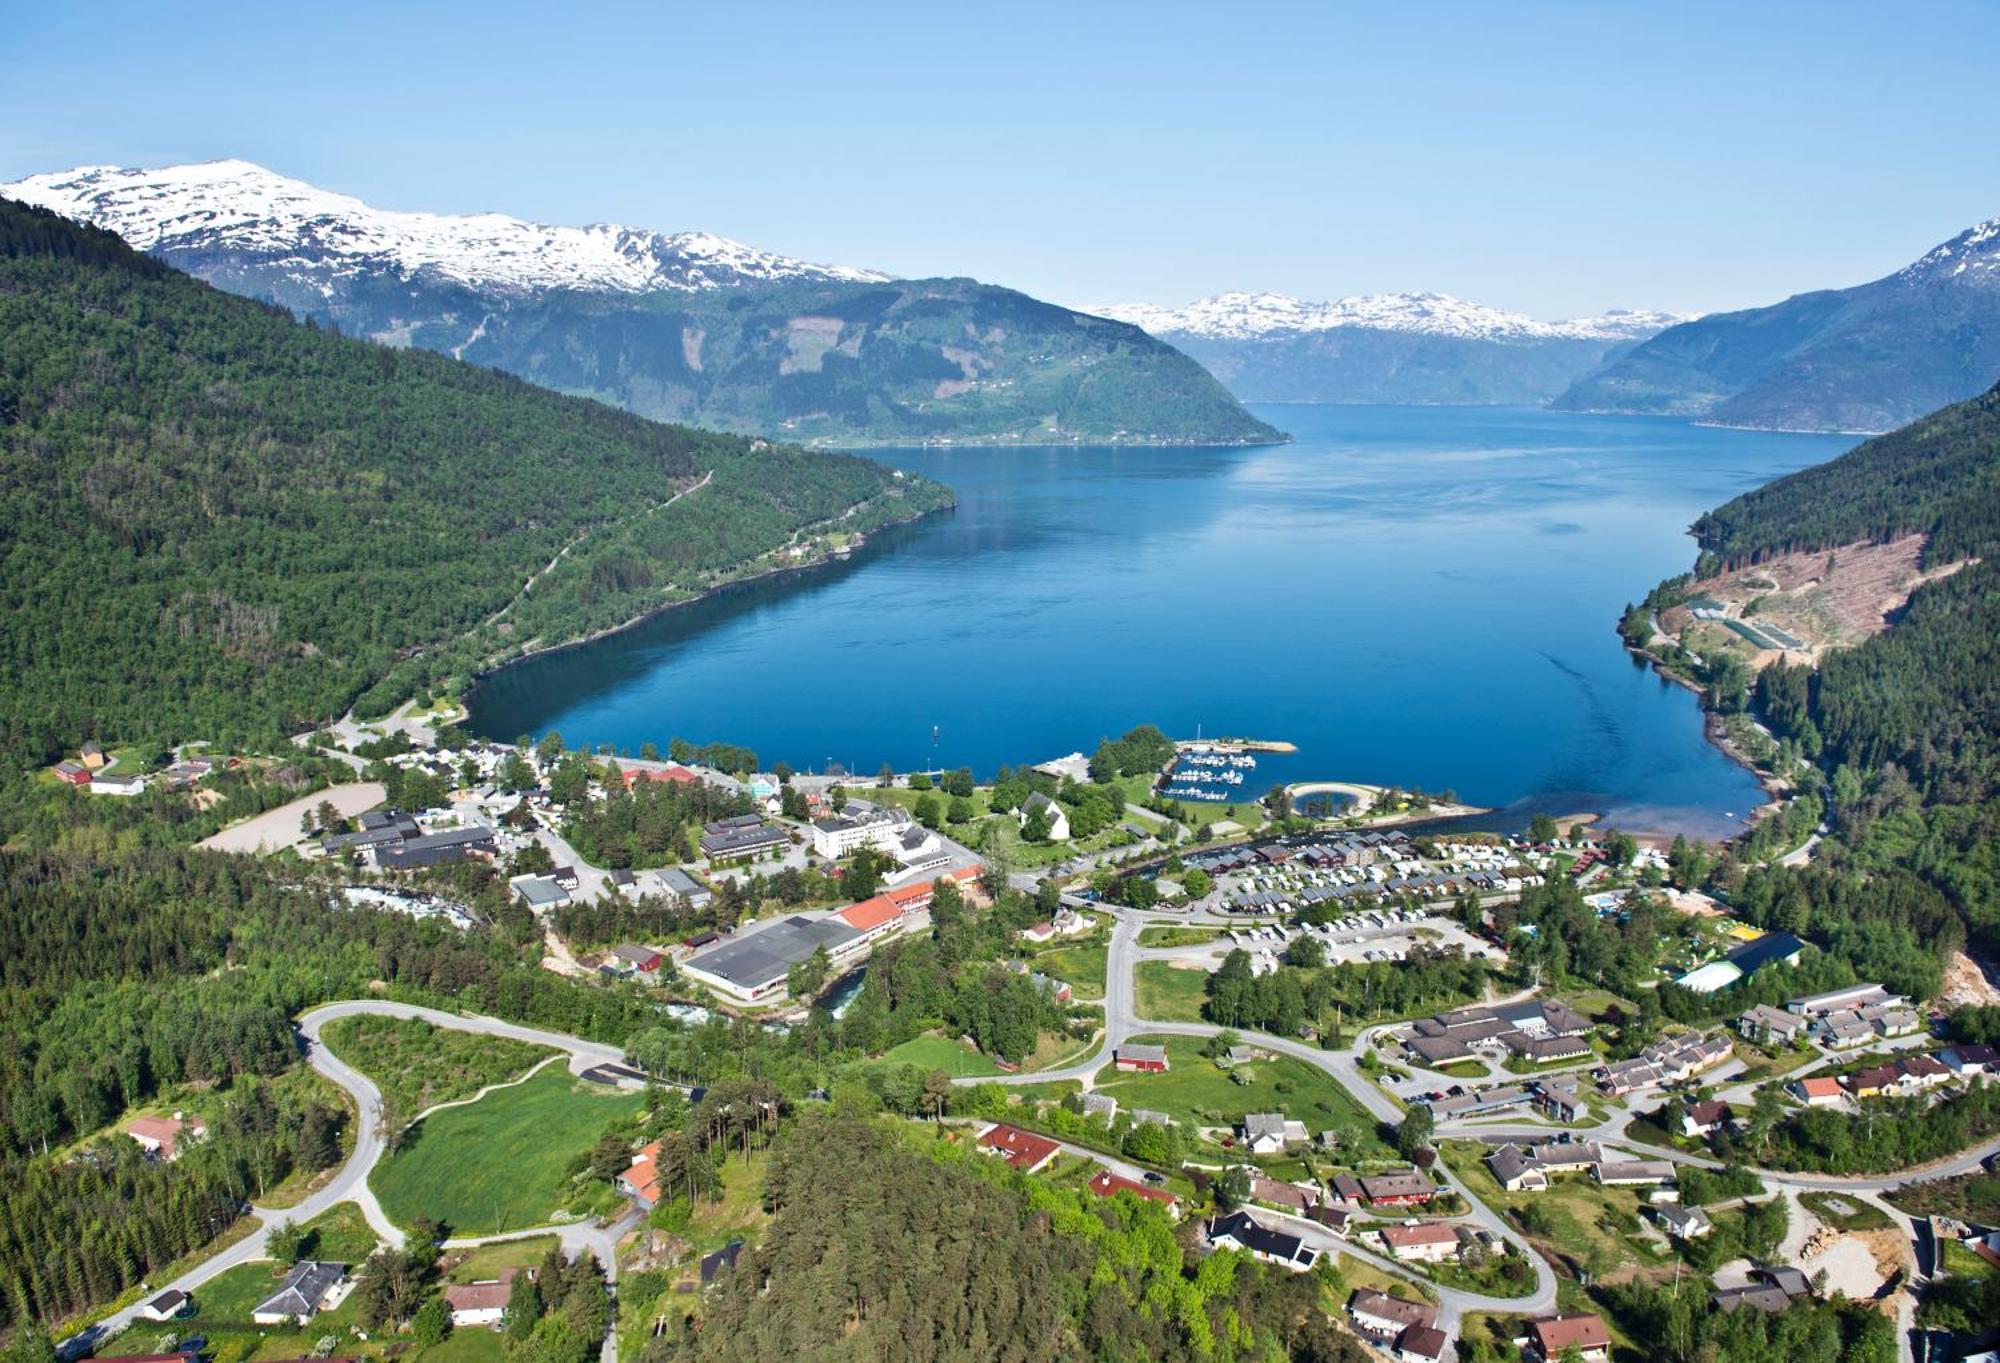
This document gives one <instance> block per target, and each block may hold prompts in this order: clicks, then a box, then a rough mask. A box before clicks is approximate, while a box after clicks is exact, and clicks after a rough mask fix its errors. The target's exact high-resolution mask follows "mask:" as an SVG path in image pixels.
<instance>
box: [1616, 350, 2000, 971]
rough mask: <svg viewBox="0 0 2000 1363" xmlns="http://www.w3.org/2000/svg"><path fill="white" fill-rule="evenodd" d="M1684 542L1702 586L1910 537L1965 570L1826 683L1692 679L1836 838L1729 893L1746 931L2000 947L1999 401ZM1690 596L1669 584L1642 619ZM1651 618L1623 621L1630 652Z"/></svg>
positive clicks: (1822, 672)
mask: <svg viewBox="0 0 2000 1363" xmlns="http://www.w3.org/2000/svg"><path fill="white" fill-rule="evenodd" d="M1694 530H1695V534H1696V536H1697V538H1698V540H1699V542H1700V544H1701V549H1702V555H1701V562H1700V565H1699V568H1698V572H1699V573H1708V572H1713V571H1718V570H1721V569H1724V568H1730V567H1735V566H1740V565H1743V564H1749V563H1755V562H1757V561H1759V560H1761V559H1763V558H1765V557H1768V556H1770V555H1773V554H1778V553H1784V552H1789V551H1819V550H1826V551H1830V552H1835V553H1837V552H1838V550H1839V548H1840V546H1842V545H1845V544H1853V543H1857V542H1863V541H1873V540H1883V539H1888V538H1893V537H1896V536H1899V535H1904V534H1910V533H1921V534H1923V535H1925V536H1926V540H1925V546H1924V564H1925V566H1926V567H1928V568H1939V567H1944V566H1947V565H1952V564H1959V563H1967V564H1968V566H1965V567H1963V568H1961V569H1960V570H1959V571H1957V572H1955V573H1953V574H1951V575H1950V576H1948V577H1944V578H1942V579H1940V580H1937V581H1933V582H1930V583H1927V584H1926V585H1924V586H1921V587H1919V588H1917V590H1916V591H1915V592H1914V593H1912V594H1911V596H1910V599H1909V602H1908V604H1907V605H1906V606H1905V607H1904V608H1903V609H1902V610H1901V611H1900V612H1899V613H1898V615H1897V616H1896V618H1895V619H1894V621H1893V622H1892V624H1891V627H1890V628H1889V629H1888V631H1887V632H1886V633H1883V634H1879V635H1876V636H1875V637H1873V638H1871V639H1868V640H1867V641H1866V642H1864V643H1861V644H1859V645H1857V646H1855V647H1853V648H1846V649H1840V650H1837V651H1835V652H1832V653H1830V654H1828V655H1827V656H1825V657H1824V658H1822V659H1821V661H1820V664H1819V666H1818V668H1817V669H1813V668H1810V667H1806V666H1803V665H1790V666H1788V665H1784V664H1778V665H1775V666H1772V667H1768V668H1766V669H1765V670H1764V671H1763V672H1762V673H1760V674H1759V675H1758V676H1757V677H1756V678H1755V679H1754V681H1753V680H1752V679H1751V678H1750V677H1749V676H1747V675H1744V674H1741V673H1740V672H1739V673H1736V674H1731V675H1728V676H1714V675H1707V676H1704V677H1703V678H1702V679H1703V680H1704V681H1705V682H1707V683H1708V686H1709V689H1708V692H1707V699H1708V701H1709V703H1710V704H1711V705H1713V706H1716V707H1717V708H1720V709H1723V710H1730V709H1738V710H1740V709H1741V708H1743V706H1744V705H1745V704H1746V703H1747V704H1748V705H1749V706H1750V707H1751V708H1752V709H1753V710H1754V712H1755V714H1756V715H1757V717H1758V718H1760V719H1761V720H1762V721H1763V722H1764V723H1765V724H1766V725H1767V726H1768V727H1769V729H1770V730H1771V732H1772V733H1773V734H1774V735H1775V736H1776V738H1777V740H1778V742H1779V743H1780V744H1782V745H1784V747H1785V749H1786V750H1787V751H1790V752H1795V753H1797V754H1799V755H1800V756H1801V757H1803V758H1805V759H1808V760H1810V761H1811V762H1812V763H1813V764H1815V765H1816V767H1817V768H1818V771H1819V773H1820V779H1821V780H1822V781H1823V783H1824V788H1823V791H1820V792H1814V791H1810V790H1808V791H1807V792H1805V796H1804V800H1805V802H1807V803H1811V802H1815V801H1821V802H1823V803H1824V804H1825V805H1826V807H1827V811H1828V822H1829V824H1830V826H1831V828H1832V831H1833V833H1834V836H1833V837H1832V838H1830V839H1828V840H1827V841H1826V842H1825V843H1823V844H1822V845H1821V849H1820V851H1819V853H1818V855H1817V856H1816V857H1815V861H1814V865H1813V867H1811V868H1810V869H1806V870H1800V871H1772V872H1765V873H1760V874H1758V875H1757V876H1755V877H1753V878H1752V880H1751V882H1750V883H1749V884H1748V885H1745V886H1741V887H1740V888H1742V889H1743V890H1745V891H1746V898H1745V901H1744V907H1745V908H1746V909H1747V911H1748V912H1747V914H1746V916H1748V917H1749V918H1750V919H1751V921H1753V922H1761V923H1766V924H1768V925H1770V926H1787V925H1789V924H1791V923H1794V922H1797V923H1800V924H1803V925H1805V927H1806V929H1807V930H1809V931H1811V932H1813V933H1814V934H1816V935H1818V936H1819V940H1820V941H1821V942H1822V943H1823V944H1824V943H1826V942H1828V941H1829V940H1830V938H1831V937H1832V935H1833V934H1835V933H1838V932H1840V931H1842V929H1843V928H1844V929H1846V930H1847V932H1848V934H1849V943H1850V945H1851V946H1852V947H1854V948H1855V951H1856V954H1857V955H1858V954H1859V953H1861V952H1862V951H1863V945H1862V943H1861V942H1860V941H1859V940H1857V939H1858V936H1859V935H1860V934H1861V933H1862V932H1863V931H1864V930H1873V931H1880V930H1882V929H1887V931H1888V932H1889V933H1890V934H1892V936H1891V937H1890V938H1888V939H1887V940H1885V941H1884V943H1883V944H1884V945H1885V946H1889V947H1890V948H1891V950H1892V952H1894V953H1895V954H1901V947H1900V946H1899V945H1896V944H1897V943H1899V942H1900V943H1913V942H1921V943H1923V944H1924V945H1925V947H1927V948H1928V949H1929V951H1930V952H1931V953H1932V954H1933V955H1934V956H1935V957H1936V958H1938V959H1939V960H1941V959H1942V957H1943V955H1944V953H1946V952H1948V951H1950V950H1952V949H1955V948H1957V947H1960V946H1963V945H1965V944H1966V943H1967V942H1968V941H1971V942H1973V943H1975V944H1977V945H1982V946H1983V947H1984V948H1985V949H1986V950H1987V951H1989V952H1990V951H1994V950H2000V733H1996V726H2000V563H1997V562H1996V559H1995V553H1996V550H2000V388H1995V389H1994V390H1992V391H1990V392H1987V393H1985V394H1983V395H1981V396H1979V397H1976V398H1972V399H1970V400H1968V401H1966V402H1961V403H1958V404H1956V405H1954V406H1951V407H1947V408H1945V409H1944V410H1942V411H1940V412H1937V413H1935V414H1933V415H1931V416H1928V417H1925V418H1924V419H1923V420H1921V421H1917V422H1915V423H1913V424H1911V425H1910V426H1907V427H1905V428H1904V429H1902V430H1899V431H1895V432H1892V433H1891V434H1889V435H1885V436H1881V437H1879V438H1877V439H1874V440H1870V441H1866V442H1864V443H1863V444H1861V445H1859V446H1857V447H1856V448H1854V449H1853V450H1851V451H1849V452H1848V453H1846V454H1844V455H1842V456H1841V457H1840V458H1838V459H1835V460H1832V461H1831V462H1829V463H1826V464H1821V465H1818V466H1816V467H1814V468H1810V469H1805V470H1803V471H1801V472H1799V473H1795V474H1792V475H1789V476H1788V477H1785V478H1780V479H1778V480H1776V481H1775V482H1772V483H1770V484H1769V485H1767V486H1765V487H1763V488H1760V489H1758V490H1757V491H1755V492H1751V493H1748V494H1746V495H1744V496H1742V497H1739V498H1737V499H1736V500H1734V501H1732V502H1729V503H1728V504H1726V505H1724V506H1722V507H1719V508H1717V509H1716V510H1714V511H1712V512H1709V513H1708V514H1707V515H1705V516H1703V517H1702V518H1701V519H1700V520H1698V521H1697V522H1696V523H1695V527H1694ZM1968 561H1969V563H1968ZM1691 589H1692V588H1691V580H1690V579H1687V578H1678V579H1675V580H1674V581H1673V582H1670V583H1665V584H1662V586H1661V587H1660V588H1659V589H1657V590H1656V591H1655V593H1654V594H1653V595H1652V596H1651V597H1649V598H1648V601H1647V606H1648V607H1649V608H1657V607H1661V606H1664V605H1668V604H1673V603H1674V602H1676V601H1678V600H1681V599H1685V597H1686V595H1687V593H1688V592H1689V591H1690V590H1691ZM1643 615H1644V612H1643V611H1635V612H1632V613H1628V616H1627V625H1628V628H1627V630H1626V632H1627V637H1628V638H1630V637H1632V636H1633V630H1632V629H1631V628H1630V627H1629V626H1630V625H1631V624H1632V623H1633V622H1634V620H1635V618H1640V617H1643ZM1740 875H1741V872H1740V870H1737V869H1736V868H1734V867H1732V866H1731V865H1730V864H1729V863H1728V862H1727V861H1726V860H1725V863H1724V864H1723V866H1722V868H1721V875H1720V881H1719V888H1721V889H1722V890H1724V891H1725V892H1733V891H1735V890H1737V889H1738V888H1739V886H1738V885H1737V884H1736V880H1737V879H1739V878H1740ZM1918 982H1922V981H1918ZM1929 983H1930V984H1931V988H1932V989H1935V977H1934V976H1933V977H1932V980H1931V981H1929ZM1910 992H1911V993H1913V994H1916V995H1918V996H1922V995H1923V994H1925V993H1926V992H1929V991H1926V990H1920V989H1913V990H1911V991H1910Z"/></svg>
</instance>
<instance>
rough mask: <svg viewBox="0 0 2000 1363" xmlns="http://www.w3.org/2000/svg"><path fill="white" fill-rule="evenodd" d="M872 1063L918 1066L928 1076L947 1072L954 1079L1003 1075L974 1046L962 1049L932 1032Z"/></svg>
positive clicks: (915, 1038) (909, 1041)
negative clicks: (977, 1075)
mask: <svg viewBox="0 0 2000 1363" xmlns="http://www.w3.org/2000/svg"><path fill="white" fill-rule="evenodd" d="M870 1063H871V1064H875V1065H915V1066H917V1067H918V1068H919V1069H921V1070H924V1071H925V1072H929V1071H931V1070H943V1071H944V1072H945V1073H946V1074H950V1075H961V1074H998V1073H1000V1067H999V1066H998V1065H995V1064H994V1063H993V1062H992V1061H991V1060H989V1059H987V1058H986V1057H985V1056H984V1055H982V1054H980V1053H979V1052H978V1051H975V1050H973V1049H972V1048H971V1047H970V1046H964V1045H961V1044H960V1043H958V1042H956V1041H953V1040H952V1039H951V1038H950V1037H943V1036H937V1035H935V1034H934V1033H930V1032H926V1033H925V1034H924V1035H922V1036H915V1037H911V1038H910V1039H909V1040H908V1041H905V1042H904V1043H903V1044H902V1045H900V1046H894V1047H891V1048H890V1049H889V1050H887V1051H885V1052H884V1053H883V1054H882V1056H881V1058H880V1059H877V1060H874V1061H871V1062H870Z"/></svg>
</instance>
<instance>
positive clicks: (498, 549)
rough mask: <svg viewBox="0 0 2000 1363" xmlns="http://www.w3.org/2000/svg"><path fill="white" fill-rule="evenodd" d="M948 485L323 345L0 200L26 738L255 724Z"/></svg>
mask: <svg viewBox="0 0 2000 1363" xmlns="http://www.w3.org/2000/svg"><path fill="white" fill-rule="evenodd" d="M711 473H712V474H713V477H712V480H711V481H710V482H708V483H707V484H706V485H700V486H697V485H699V484H701V480H702V479H703V477H704V476H705V475H709V474H711ZM690 489H694V490H690ZM679 492H686V493H687V495H686V496H685V497H684V498H683V499H682V500H681V501H679V502H677V503H675V504H674V505H672V506H671V507H666V506H665V504H666V503H667V502H668V501H669V499H671V498H672V497H673V496H674V495H675V494H676V493H679ZM948 500H949V499H948V494H946V493H944V491H943V490H942V489H940V488H938V487H936V486H935V485H932V484H928V483H925V482H924V481H923V480H921V479H916V478H912V477H904V476H902V475H899V474H892V473H891V472H890V471H889V470H887V469H884V468H881V467H879V466H877V465H875V464H872V463H868V462H866V461H862V460H858V459H852V458H847V457H842V456H833V455H826V454H807V453H805V452H804V451H801V450H797V449H795V448H785V447H774V446H771V445H768V444H766V443H764V442H761V441H751V440H746V439H743V438H741V437H735V436H725V435H717V434H713V433H709V432H703V431H697V430H692V429H688V428H685V427H675V426H663V425H656V424H654V423H651V422H648V421H644V420H640V419H638V418H636V417H633V416H631V415H628V414H626V413H623V412H618V411H614V410H611V409H609V408H606V407H603V406H600V405H598V404H596V403H594V402H589V401H584V400H580V399H576V398H567V397H562V396H558V395H556V394H552V393H547V392H544V391H541V390H539V389H536V388H533V387H531V386H529V385H528V384H525V383H523V382H521V381H520V380H518V379H514V378H510V377H507V376H505V375H501V374H497V373H494V372H491V371H488V370H483V369H479V368H476V367H474V366H471V365H467V364H461V363H457V362H455V361H452V360H449V359H445V358H443V357H442V356H437V355H432V354H428V353H424V352H420V351H397V350H392V349H388V348H384V347H379V346H374V345H370V344H367V343H364V342H359V341H350V340H343V339H341V338H339V337H337V336H332V335H329V334H327V333H325V332H322V331H318V330H316V329H314V328H312V327H310V326H305V325H300V324H298V323H296V322H294V321H292V320H291V319H290V317H289V316H288V315H286V314H284V313H283V312H281V311H279V310H277V309H275V308H271V307H267V306H265V305H262V304H259V303H255V302H251V301H248V300H245V299H241V298H236V297H232V296H230V295H227V294H223V293H220V292H218V291H216V290H214V289H211V288H209V287H208V286H207V285H204V284H201V283H199V282H197V281H195V280H193V279H190V278H188V277H187V276H185V275H181V274H179V273H177V272H176V271H174V270H172V269H169V268H167V267H165V266H163V265H161V264H159V263H158V262H155V261H153V260H150V259H148V258H146V257H143V256H140V255H138V254H136V253H134V252H133V251H131V250H130V249H128V248H127V247H126V246H125V245H124V243H122V242H121V241H120V240H119V239H118V238H116V237H113V236H111V235H109V234H107V233H103V232H98V231H96V230H94V229H90V228H84V227H79V226H76V225H74V224H71V223H68V222H65V221H63V220H62V219H59V218H55V217H53V216H51V215H49V214H47V213H45V212H43V211H41V210H39V209H33V208H29V207H26V206H24V205H20V204H15V203H11V202H5V201H0V716H4V719H0V723H4V724H5V725H7V726H8V728H7V733H6V735H5V737H6V739H7V740H8V741H9V742H10V743H11V744H12V745H14V746H16V747H19V748H23V749H25V750H26V755H27V756H29V757H30V758H39V756H41V755H43V751H42V750H47V749H49V748H52V747H53V745H54V744H56V743H59V742H64V741H73V740H74V739H75V738H76V737H79V736H90V735H93V734H125V735H129V734H131V733H132V732H134V731H142V732H144V733H146V734H149V735H151V736H154V737H159V738H172V737H180V736H189V735H194V736H204V737H207V736H214V735H216V734H218V733H225V732H235V733H251V734H258V735H267V734H275V733H277V732H280V731H281V730H283V729H286V728H288V727H293V726H298V725H300V724H302V722H304V721H306V720H309V719H317V718H323V717H327V716H330V715H337V714H339V713H340V712H341V711H342V710H344V709H345V708H346V707H347V706H348V705H349V704H350V703H352V702H354V701H355V700H356V699H357V698H364V697H366V698H368V699H372V700H374V701H376V702H382V701H387V700H393V699H394V696H393V695H388V694H385V693H384V692H383V691H382V690H380V689H379V688H381V687H382V686H383V685H384V683H385V679H390V678H392V674H393V680H390V681H388V683H387V685H388V686H389V687H391V688H398V689H401V690H405V691H406V690H407V689H409V688H410V687H412V686H415V685H418V684H421V683H422V682H424V681H426V680H429V679H432V678H438V677H443V676H446V675H451V674H453V673H458V674H463V673H465V672H467V671H470V670H471V669H472V668H474V667H476V666H477V664H478V663H479V662H480V660H481V659H483V658H484V657H486V656H488V655H489V654H490V653H492V652H493V651H495V650H498V649H503V648H506V647H510V646H516V645H518V644H519V643H520V642H521V641H524V640H529V639H537V638H539V639H545V640H556V639H562V638H568V637H572V636H575V635H577V634H580V633H583V632H586V631H588V630H591V629H595V628H601V627H605V626H608V625H613V624H616V623H619V622H622V621H623V620H625V619H628V618H630V617H631V616H633V615H635V614H638V613H640V612H642V611H644V610H646V609H648V608H650V607H653V606H656V605H658V604H661V603H663V602H666V601H671V600H675V599H680V598H683V597H686V596H688V595H691V594H693V593H695V592H697V591H699V590H700V589H702V588H703V587H705V586H708V585H711V584H712V583H714V582H715V581H717V580H720V579H723V578H725V577H728V576H730V575H735V574H739V573H741V572H744V571H747V570H752V569H754V568H757V567H761V566H765V565H766V564H768V563H770V562H772V561H774V560H773V559H772V558H771V557H769V556H772V555H774V554H775V553H776V551H779V550H781V549H783V548H784V547H785V546H787V545H788V544H790V543H791V542H792V541H793V538H794V536H795V535H796V534H797V533H798V532H800V531H801V530H802V529H806V528H809V527H814V526H818V525H821V524H822V523H823V524H824V525H825V526H826V527H827V528H830V529H837V530H838V531H840V532H841V533H842V534H844V535H852V534H855V533H860V532H865V531H867V530H869V529H871V528H874V527H875V526H878V525H880V524H881V523H883V522H884V521H887V520H891V519H904V518H908V517H911V516H914V515H917V514H920V513H921V512H923V511H925V510H929V509H931V508H934V507H937V506H941V505H944V504H946V503H947V502H948ZM552 560H555V563H554V566H553V568H552V569H551V570H550V571H549V572H548V573H547V574H546V576H544V577H542V578H541V579H540V580H538V581H537V582H536V584H535V590H534V591H533V592H532V593H530V594H528V595H526V596H524V597H522V598H521V599H520V600H519V601H518V602H514V598H515V597H516V596H517V594H519V593H520V592H521V590H522V587H523V585H524V584H525V583H526V582H527V581H528V580H529V578H530V576H531V575H533V574H535V573H536V572H537V571H538V570H541V569H543V568H544V565H549V564H550V563H551V561H552ZM510 602H512V603H513V604H511V605H510ZM496 614H498V618H494V617H495V616H496ZM371 688H378V689H377V690H376V694H375V695H374V696H372V697H369V695H368V693H369V692H370V691H371Z"/></svg>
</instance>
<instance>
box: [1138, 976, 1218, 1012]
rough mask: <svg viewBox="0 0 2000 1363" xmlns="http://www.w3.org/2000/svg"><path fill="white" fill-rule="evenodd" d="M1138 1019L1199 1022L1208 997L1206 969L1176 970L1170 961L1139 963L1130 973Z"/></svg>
mask: <svg viewBox="0 0 2000 1363" xmlns="http://www.w3.org/2000/svg"><path fill="white" fill-rule="evenodd" d="M1132 988H1133V992H1134V998H1133V1002H1134V1003H1135V1004H1136V1005H1137V1006H1138V1010H1139V1016H1140V1017H1143V1018H1151V1019H1152V1020H1153V1021H1155V1022H1200V1021H1201V1005H1202V1004H1203V1002H1205V1001H1206V1000H1207V998H1208V972H1207V971H1206V970H1177V969H1175V968H1174V965H1173V963H1172V962H1171V961H1141V962H1139V964H1138V965H1137V966H1136V967H1134V968H1133V971H1132Z"/></svg>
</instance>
